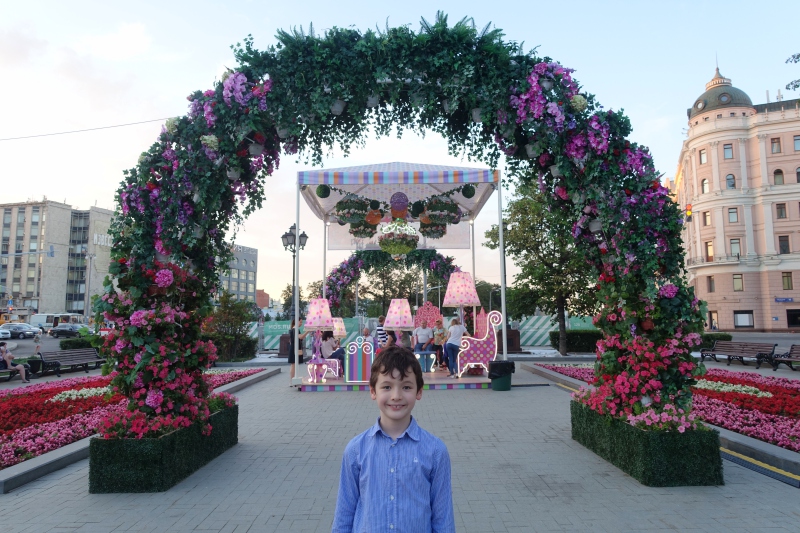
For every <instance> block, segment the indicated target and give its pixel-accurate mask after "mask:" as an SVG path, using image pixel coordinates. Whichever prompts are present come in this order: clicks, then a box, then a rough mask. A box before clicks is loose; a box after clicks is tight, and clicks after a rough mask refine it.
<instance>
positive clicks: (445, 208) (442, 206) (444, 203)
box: [425, 196, 461, 224]
mask: <svg viewBox="0 0 800 533" xmlns="http://www.w3.org/2000/svg"><path fill="white" fill-rule="evenodd" d="M425 213H427V215H428V218H429V219H430V223H431V224H452V223H453V221H454V220H456V219H458V220H461V217H460V216H459V215H458V204H457V203H455V202H454V201H453V200H452V198H450V197H449V196H433V197H432V198H430V199H429V200H428V201H427V202H426V205H425Z"/></svg>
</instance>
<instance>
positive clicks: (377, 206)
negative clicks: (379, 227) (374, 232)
mask: <svg viewBox="0 0 800 533" xmlns="http://www.w3.org/2000/svg"><path fill="white" fill-rule="evenodd" d="M369 208H370V209H372V210H373V211H375V210H376V209H380V208H381V203H380V202H379V201H378V200H370V202H369Z"/></svg>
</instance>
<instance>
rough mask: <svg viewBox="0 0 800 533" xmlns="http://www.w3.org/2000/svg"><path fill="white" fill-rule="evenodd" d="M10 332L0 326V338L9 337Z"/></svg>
mask: <svg viewBox="0 0 800 533" xmlns="http://www.w3.org/2000/svg"><path fill="white" fill-rule="evenodd" d="M10 338H11V332H10V331H8V330H7V329H3V328H0V339H10Z"/></svg>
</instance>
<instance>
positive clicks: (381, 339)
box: [375, 315, 389, 348]
mask: <svg viewBox="0 0 800 533" xmlns="http://www.w3.org/2000/svg"><path fill="white" fill-rule="evenodd" d="M385 321H386V317H385V316H383V315H381V316H379V317H378V326H377V327H376V328H375V340H376V341H377V342H378V347H379V348H383V346H384V345H385V344H386V339H388V337H389V334H388V333H386V330H385V329H383V323H384V322H385Z"/></svg>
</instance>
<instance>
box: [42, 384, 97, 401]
mask: <svg viewBox="0 0 800 533" xmlns="http://www.w3.org/2000/svg"><path fill="white" fill-rule="evenodd" d="M110 392H111V387H94V388H88V389H80V390H75V389H72V390H65V391H64V392H59V393H58V394H56V395H55V396H53V397H52V398H50V399H49V400H47V401H48V402H66V401H68V400H77V399H79V398H91V397H92V396H104V395H106V394H108V393H110Z"/></svg>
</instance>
